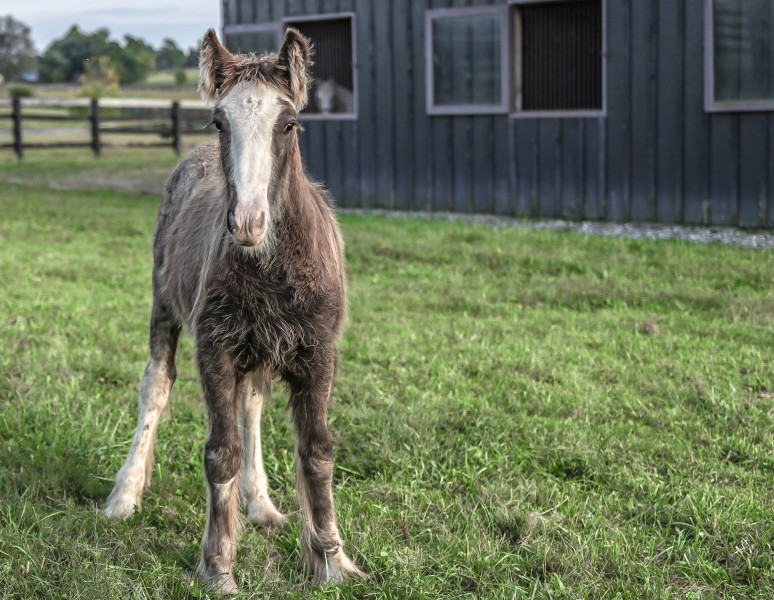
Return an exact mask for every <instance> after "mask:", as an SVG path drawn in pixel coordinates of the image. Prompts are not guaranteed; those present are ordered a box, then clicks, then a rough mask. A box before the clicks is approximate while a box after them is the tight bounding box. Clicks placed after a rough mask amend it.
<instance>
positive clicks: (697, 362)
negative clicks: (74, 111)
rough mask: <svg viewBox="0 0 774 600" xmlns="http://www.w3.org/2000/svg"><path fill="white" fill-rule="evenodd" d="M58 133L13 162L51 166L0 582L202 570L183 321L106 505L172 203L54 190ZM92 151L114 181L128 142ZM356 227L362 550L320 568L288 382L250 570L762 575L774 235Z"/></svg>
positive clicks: (15, 233)
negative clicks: (155, 406)
mask: <svg viewBox="0 0 774 600" xmlns="http://www.w3.org/2000/svg"><path fill="white" fill-rule="evenodd" d="M127 157H128V158H127ZM62 160H63V159H59V160H54V159H49V158H46V159H40V160H38V162H35V160H31V161H30V163H31V164H30V163H27V162H26V161H25V164H22V165H21V166H20V167H18V166H16V165H15V163H11V162H3V163H0V179H6V180H8V179H11V178H13V179H17V180H23V181H26V182H29V181H38V184H37V185H36V184H29V183H24V184H16V183H10V184H9V183H5V184H4V185H3V186H2V191H0V343H2V352H1V353H0V589H1V590H2V594H0V595H2V596H3V597H9V598H62V597H82V598H119V597H127V598H145V597H149V598H182V597H186V596H187V595H190V597H197V596H199V595H201V594H202V593H203V592H202V591H201V590H200V588H199V587H198V586H196V584H195V583H191V582H190V579H189V577H190V573H191V570H192V568H193V567H194V565H195V563H196V560H197V555H198V544H199V540H200V538H201V533H202V528H203V525H204V505H205V497H204V486H203V476H202V451H203V445H204V439H205V430H206V427H205V417H204V409H203V404H202V395H201V391H200V388H199V386H198V381H197V375H196V372H195V369H194V366H193V348H192V345H191V341H190V339H189V338H184V339H183V341H182V342H181V347H180V350H179V354H178V367H179V371H180V373H179V379H178V381H177V383H176V385H175V389H174V391H173V395H172V404H171V406H172V414H171V417H170V418H169V419H166V420H165V421H163V422H162V425H161V428H160V432H159V445H158V448H157V452H156V457H157V462H156V465H155V468H154V481H153V485H152V487H151V488H150V489H149V490H148V491H147V493H146V495H145V502H144V512H143V513H142V514H141V515H136V516H135V517H133V518H132V519H130V520H129V521H127V522H125V523H113V522H110V521H108V520H107V519H105V518H103V517H102V516H101V515H100V514H99V513H98V512H97V511H96V505H97V503H99V502H100V501H102V500H103V499H104V498H105V496H106V495H107V493H108V492H109V491H110V488H111V479H112V477H113V476H114V475H115V472H116V470H117V469H118V467H119V466H120V464H121V462H122V460H123V458H124V457H125V455H126V452H127V450H128V448H129V444H130V441H131V436H132V432H133V428H134V425H135V419H136V388H137V383H138V381H139V376H140V374H141V372H142V369H143V367H144V365H145V361H146V343H147V342H146V336H147V317H148V313H149V310H150V301H151V294H150V269H151V260H150V240H151V237H150V236H151V231H152V229H153V223H154V219H155V213H156V210H157V206H158V200H157V198H156V197H155V196H153V195H147V194H144V195H143V194H137V193H134V192H129V191H116V190H105V189H96V190H94V189H92V190H89V189H59V190H54V189H51V188H50V187H49V184H50V183H51V180H54V181H56V180H57V178H62V177H65V175H66V174H67V173H68V172H70V173H71V172H72V171H73V170H75V171H77V170H78V169H81V168H83V169H85V168H86V167H85V166H84V165H85V159H80V158H73V159H69V160H71V162H70V163H69V164H64V165H63V164H62ZM124 160H125V163H124V164H125V165H126V169H128V170H129V171H131V170H132V169H136V170H140V169H141V167H142V160H141V159H140V158H136V155H128V154H127V155H126V156H125V157H124ZM165 160H166V159H165ZM149 162H150V161H149ZM168 162H169V164H170V165H171V163H172V162H174V159H173V158H170V159H169V160H168ZM44 165H47V168H46V169H45V170H46V171H47V174H45V176H44V174H40V177H37V176H36V173H40V172H41V171H43V170H44ZM36 166H37V168H36ZM166 166H169V165H166ZM93 168H96V169H98V170H102V171H101V172H102V173H103V174H102V176H101V180H107V179H110V177H111V173H113V171H111V169H112V170H115V173H116V174H117V173H119V172H120V171H121V163H120V162H119V159H118V158H115V159H112V158H111V159H107V160H106V159H102V160H101V161H100V162H99V166H98V167H93ZM25 169H26V171H25ZM44 184H45V185H44ZM84 185H85V184H84ZM342 225H343V230H344V235H345V238H346V240H347V259H348V265H349V281H350V304H351V311H350V323H349V328H348V330H347V333H346V336H345V339H344V341H343V344H342V348H341V350H342V360H341V366H340V373H339V376H338V379H337V382H336V385H335V387H334V392H333V403H332V407H331V413H330V423H331V427H332V431H333V435H334V443H335V455H336V461H337V467H336V471H335V477H336V487H335V497H336V501H337V506H338V514H339V519H340V523H341V529H342V533H343V536H344V538H345V541H346V544H347V548H348V549H349V551H350V554H351V556H352V557H353V558H354V559H355V560H357V561H358V562H359V563H360V564H361V565H362V566H363V567H364V568H365V569H366V570H367V571H368V572H369V574H370V577H369V579H368V580H367V581H365V582H363V583H358V584H347V585H345V586H343V587H341V588H337V589H331V588H328V589H323V590H318V589H316V588H312V587H311V586H309V585H307V584H305V583H304V582H303V579H302V577H301V574H300V572H299V569H298V562H299V554H298V542H297V534H298V515H297V504H296V501H295V496H294V488H293V464H292V456H293V441H292V433H291V430H290V428H289V426H288V413H287V411H286V409H285V400H284V397H283V395H282V390H281V386H277V387H276V393H275V398H274V402H273V403H272V404H271V406H269V407H268V408H267V410H266V414H265V419H264V430H263V432H264V449H265V455H266V463H267V470H268V473H269V477H270V481H271V485H272V489H273V495H274V498H275V501H276V503H277V504H278V506H279V507H280V509H281V510H283V511H285V512H287V513H288V514H289V515H290V517H291V518H290V524H289V525H288V526H287V527H286V528H285V530H283V531H282V532H281V533H280V534H279V535H277V536H276V537H273V538H266V537H264V536H263V535H262V534H261V533H260V532H258V531H255V530H254V529H252V528H250V527H247V528H246V529H245V530H244V532H243V534H242V536H241V542H240V546H239V551H238V560H237V579H238V581H239V582H240V585H241V588H242V589H243V590H244V592H245V596H246V597H247V596H249V595H251V594H252V595H253V597H276V598H285V597H289V598H306V597H329V596H335V597H343V598H403V597H411V598H452V597H471V598H473V597H475V598H503V599H512V598H525V599H526V598H588V599H599V598H633V599H642V598H721V597H723V598H770V597H771V596H770V594H771V590H772V587H773V586H774V574H773V569H774V565H773V564H772V551H773V550H774V547H773V544H774V520H773V518H772V516H773V515H772V505H773V504H774V430H773V426H772V423H773V422H774V375H773V374H772V364H774V346H773V345H772V333H773V332H774V310H773V309H774V260H772V258H773V257H772V253H771V252H770V251H755V250H747V249H740V248H732V247H726V246H717V245H710V246H707V245H694V244H689V243H681V242H649V241H631V240H630V241H626V240H618V239H607V238H599V237H589V236H582V235H577V234H573V233H567V232H547V231H531V230H510V229H507V230H506V229H503V230H493V229H490V228H487V227H483V226H469V225H464V224H459V223H440V222H425V221H418V220H393V219H382V218H363V217H355V216H345V217H343V218H342ZM646 325H647V327H646ZM646 330H647V331H646Z"/></svg>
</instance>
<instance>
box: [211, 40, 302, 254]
mask: <svg viewBox="0 0 774 600" xmlns="http://www.w3.org/2000/svg"><path fill="white" fill-rule="evenodd" d="M311 54H312V51H311V45H310V43H309V41H308V40H307V39H306V38H305V37H304V36H303V35H301V33H299V32H298V31H297V30H295V29H288V30H287V32H286V33H285V40H284V42H283V44H282V48H280V51H279V54H271V53H267V54H263V55H261V56H256V55H255V54H250V55H241V54H232V53H231V52H229V51H228V50H226V49H225V48H224V47H223V46H222V45H221V44H220V42H218V38H217V36H216V35H215V32H214V31H213V30H212V29H210V30H209V31H208V32H207V34H206V35H205V36H204V41H203V42H202V51H201V54H200V58H199V92H200V93H201V95H202V97H204V98H205V99H206V100H210V101H214V102H215V108H214V110H213V123H214V124H215V127H216V129H217V130H218V132H219V135H220V153H221V162H222V163H223V171H224V173H225V174H226V182H227V187H228V206H227V207H224V209H225V210H227V217H226V223H227V227H228V230H229V232H230V233H231V235H232V236H233V238H234V240H235V241H236V243H238V244H239V245H241V246H245V247H250V248H253V247H256V246H258V245H259V244H262V243H263V242H264V240H265V239H266V238H267V236H268V235H269V233H270V228H271V220H272V206H271V205H270V204H271V203H270V198H272V197H274V191H275V189H276V186H277V185H278V183H279V181H280V180H281V178H282V174H283V172H284V167H285V166H286V165H287V158H288V154H289V153H290V152H291V151H292V150H293V149H294V148H295V147H296V146H297V143H298V141H297V137H296V132H295V129H296V127H297V121H296V119H297V117H298V113H299V111H301V109H302V108H303V107H304V106H305V105H306V102H307V88H308V86H309V83H310V82H309V75H308V71H309V67H310V66H311V64H312V62H311Z"/></svg>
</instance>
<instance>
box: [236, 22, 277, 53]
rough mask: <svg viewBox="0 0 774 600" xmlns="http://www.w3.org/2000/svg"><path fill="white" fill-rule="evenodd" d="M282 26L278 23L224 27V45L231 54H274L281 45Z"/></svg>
mask: <svg viewBox="0 0 774 600" xmlns="http://www.w3.org/2000/svg"><path fill="white" fill-rule="evenodd" d="M281 35H282V26H281V25H280V24H279V23H262V24H259V25H226V26H224V27H223V40H224V45H225V46H226V48H228V49H229V50H230V51H231V52H239V53H240V54H246V53H248V52H256V53H258V54H262V53H264V52H276V51H277V50H279V47H280V44H281V43H282V37H281Z"/></svg>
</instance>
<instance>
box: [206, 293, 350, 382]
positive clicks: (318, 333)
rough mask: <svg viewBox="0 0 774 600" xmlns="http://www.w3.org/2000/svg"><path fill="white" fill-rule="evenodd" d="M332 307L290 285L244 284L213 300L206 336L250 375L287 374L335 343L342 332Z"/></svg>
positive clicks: (209, 309)
mask: <svg viewBox="0 0 774 600" xmlns="http://www.w3.org/2000/svg"><path fill="white" fill-rule="evenodd" d="M326 304H327V302H325V301H324V299H321V298H316V297H314V296H309V295H308V294H303V293H302V292H301V291H300V290H298V289H296V288H294V287H293V286H291V285H288V284H286V283H277V282H269V281H252V282H249V284H247V283H242V284H241V285H238V286H234V287H231V288H226V289H224V290H223V291H222V293H221V294H220V296H219V297H213V298H211V301H210V302H208V308H207V310H206V316H205V319H204V321H202V325H203V328H202V333H203V335H204V336H205V337H206V338H208V341H209V342H210V343H211V344H212V345H214V346H215V347H220V348H222V349H224V350H226V351H227V352H229V354H231V356H232V357H233V358H234V360H235V361H236V362H237V364H240V365H241V366H242V368H244V369H245V370H251V369H254V368H257V367H259V366H261V367H269V368H271V369H273V370H276V371H281V370H284V369H286V368H288V367H290V366H292V365H298V364H299V363H309V362H311V361H312V359H313V358H314V355H315V349H316V348H317V347H318V346H327V345H328V342H330V341H331V339H329V338H331V337H332V336H331V331H332V330H335V329H336V327H335V325H334V324H333V323H331V321H330V319H329V318H328V317H327V316H326V313H327V312H329V311H326V309H325V305H326ZM331 325H334V326H333V327H331Z"/></svg>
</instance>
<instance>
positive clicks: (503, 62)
mask: <svg viewBox="0 0 774 600" xmlns="http://www.w3.org/2000/svg"><path fill="white" fill-rule="evenodd" d="M492 14H495V15H499V16H500V70H501V77H502V80H501V82H500V102H499V103H498V104H444V105H437V104H435V89H434V83H435V70H434V64H433V21H434V20H435V19H438V18H444V17H459V16H473V15H492ZM508 14H509V7H508V5H507V4H501V5H486V6H468V7H459V8H434V9H429V10H427V11H425V105H426V110H427V114H428V115H431V116H439V115H499V114H502V115H507V114H508V113H509V112H510V111H511V108H512V105H513V91H512V89H513V88H512V85H511V68H510V54H511V52H510V46H511V45H512V43H511V39H510V26H509V23H508V22H509V19H508Z"/></svg>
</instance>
